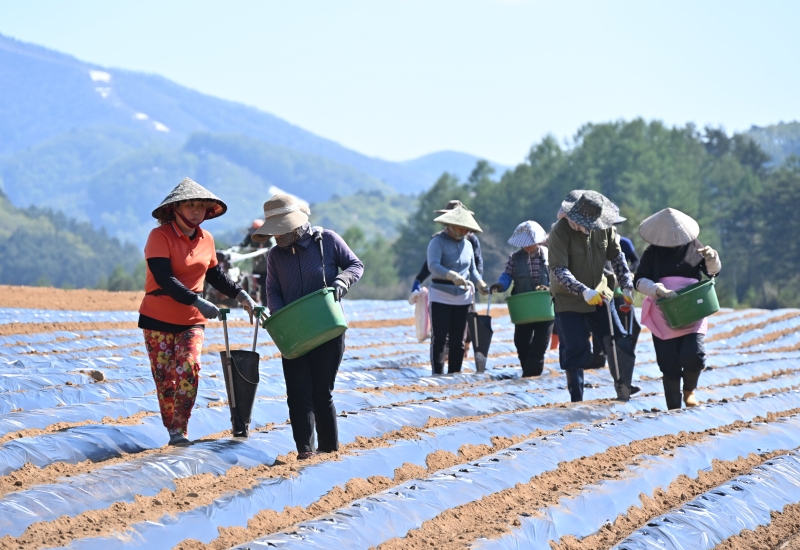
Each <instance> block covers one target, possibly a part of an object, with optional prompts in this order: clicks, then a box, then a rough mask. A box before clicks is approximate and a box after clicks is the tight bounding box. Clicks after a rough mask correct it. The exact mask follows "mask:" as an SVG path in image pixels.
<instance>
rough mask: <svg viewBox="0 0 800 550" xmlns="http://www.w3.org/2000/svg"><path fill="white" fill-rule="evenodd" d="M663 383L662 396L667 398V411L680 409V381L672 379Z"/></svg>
mask: <svg viewBox="0 0 800 550" xmlns="http://www.w3.org/2000/svg"><path fill="white" fill-rule="evenodd" d="M663 382H664V396H665V397H666V398H667V409H669V410H672V409H680V408H681V381H680V380H675V379H674V378H667V377H666V376H665V377H664V379H663Z"/></svg>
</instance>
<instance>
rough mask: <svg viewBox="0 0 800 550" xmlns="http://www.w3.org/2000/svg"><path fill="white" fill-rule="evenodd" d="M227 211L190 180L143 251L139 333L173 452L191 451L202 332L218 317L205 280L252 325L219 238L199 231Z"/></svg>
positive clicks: (170, 198)
mask: <svg viewBox="0 0 800 550" xmlns="http://www.w3.org/2000/svg"><path fill="white" fill-rule="evenodd" d="M227 209H228V207H227V206H225V203H224V202H222V201H221V200H220V199H218V198H217V197H216V196H215V195H214V194H213V193H212V192H210V191H208V190H207V189H205V188H204V187H203V186H202V185H200V184H199V183H197V182H195V181H192V180H191V179H189V178H185V179H184V180H183V181H182V182H180V183H179V184H178V186H177V187H175V189H173V190H172V192H171V193H170V194H169V195H167V198H165V199H164V200H163V201H162V202H161V204H160V205H159V206H158V208H156V209H155V210H153V217H154V218H156V219H157V220H158V224H159V227H157V228H156V229H153V230H152V231H151V232H150V236H149V237H148V238H147V244H146V245H145V247H144V257H145V259H146V260H147V276H146V279H145V285H144V291H145V296H144V299H143V300H142V305H141V306H140V307H139V328H141V329H144V342H145V346H146V347H147V354H148V355H149V357H150V368H151V370H152V373H153V379H154V380H155V383H156V391H157V394H158V405H159V407H160V409H161V418H162V420H163V421H164V426H165V427H166V428H167V430H168V431H169V444H170V445H188V444H189V440H188V439H186V435H187V427H188V425H189V417H190V416H191V414H192V407H193V406H194V401H195V399H196V398H197V384H198V382H199V379H200V352H201V350H202V349H203V328H204V326H205V323H206V321H207V320H208V319H215V318H216V317H217V316H218V315H219V310H218V309H217V306H215V305H214V304H212V303H211V302H209V301H207V300H204V299H203V298H202V293H203V283H204V282H205V280H206V279H207V280H208V282H209V284H210V285H211V286H213V287H214V288H216V289H217V290H219V291H220V292H221V293H223V294H225V295H226V296H228V297H229V298H235V299H236V301H238V302H239V303H240V304H242V306H243V307H244V308H245V309H246V310H247V312H248V313H249V314H250V322H251V323H252V322H253V308H254V307H255V305H256V304H255V302H254V301H253V300H252V298H250V296H249V295H248V294H247V292H245V291H244V290H242V289H241V287H240V286H239V285H237V284H236V283H234V282H233V281H231V280H230V279H229V278H228V276H227V275H225V273H224V272H223V271H222V269H221V268H220V266H219V265H218V264H217V253H216V249H215V248H214V237H212V236H211V233H209V232H207V231H203V229H201V228H200V224H201V223H203V221H204V220H210V219H212V218H216V217H218V216H221V215H222V214H224V213H225V211H226V210H227Z"/></svg>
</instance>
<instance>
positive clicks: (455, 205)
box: [433, 199, 475, 214]
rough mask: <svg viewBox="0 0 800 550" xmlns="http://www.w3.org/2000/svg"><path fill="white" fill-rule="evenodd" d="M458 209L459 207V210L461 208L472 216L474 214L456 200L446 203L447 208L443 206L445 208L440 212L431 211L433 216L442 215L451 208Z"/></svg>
mask: <svg viewBox="0 0 800 550" xmlns="http://www.w3.org/2000/svg"><path fill="white" fill-rule="evenodd" d="M458 207H461V208H463V209H464V210H466V211H467V212H469V213H470V214H474V213H475V212H473V211H472V210H470V209H469V208H467V207H466V206H464V203H463V202H461V201H460V200H458V199H453V200H451V201H447V206H445V207H444V208H442V209H441V210H434V211H433V213H434V214H444V213H445V212H447V211H448V210H452V209H453V208H458Z"/></svg>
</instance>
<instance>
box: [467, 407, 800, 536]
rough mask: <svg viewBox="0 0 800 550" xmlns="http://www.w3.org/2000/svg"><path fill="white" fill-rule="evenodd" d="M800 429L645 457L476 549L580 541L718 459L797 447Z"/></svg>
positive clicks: (753, 431)
mask: <svg viewBox="0 0 800 550" xmlns="http://www.w3.org/2000/svg"><path fill="white" fill-rule="evenodd" d="M798 429H800V417H792V418H788V419H780V420H778V421H776V422H774V423H770V424H760V425H756V426H754V427H753V428H748V429H744V430H741V431H737V432H732V433H727V434H717V435H714V436H708V437H707V438H706V439H705V440H703V441H700V442H698V443H695V444H692V445H681V446H679V447H677V448H675V449H674V451H672V453H671V454H669V455H666V456H665V455H662V456H655V457H652V456H645V457H644V460H643V461H642V462H641V463H639V464H637V465H636V466H631V467H629V468H628V471H627V472H626V475H625V476H624V477H622V478H621V479H617V480H612V481H606V480H604V481H601V482H600V483H597V484H595V485H589V486H587V487H585V488H583V489H582V490H581V492H580V494H578V495H577V496H574V497H569V498H565V499H562V500H561V501H560V502H559V503H558V504H557V505H555V506H548V507H546V508H541V509H539V510H536V511H534V512H533V514H531V515H529V516H528V517H520V518H519V520H520V527H517V528H515V529H513V530H512V532H511V533H509V534H507V535H504V536H503V537H501V538H499V539H493V540H486V539H480V540H478V541H476V543H475V544H473V546H472V547H473V548H478V549H480V550H516V549H518V548H547V547H548V542H549V541H553V542H556V543H557V542H558V541H559V540H560V539H561V537H564V536H566V535H572V536H574V537H576V538H577V539H579V540H580V539H582V538H585V537H587V536H589V535H593V534H595V533H597V532H598V531H599V530H600V529H601V528H602V527H603V526H604V525H608V524H612V523H614V521H615V520H616V518H617V517H618V516H622V515H625V514H627V512H628V508H629V507H632V506H638V507H641V506H642V502H641V500H640V495H647V496H652V495H653V494H654V493H655V491H656V489H658V488H659V487H660V488H662V489H663V490H666V489H667V487H668V486H669V484H670V483H672V482H673V481H675V480H676V479H677V478H678V476H680V475H685V476H687V477H689V478H692V479H695V478H697V476H698V473H699V472H700V471H701V470H710V469H711V468H712V467H713V461H714V460H724V461H730V460H736V459H737V458H739V457H747V456H748V455H749V454H750V453H757V454H763V453H768V452H774V451H779V450H786V449H793V448H795V447H796V446H797V443H798V441H797V435H796V434H797V432H798ZM798 498H800V497H798ZM658 548H663V546H658Z"/></svg>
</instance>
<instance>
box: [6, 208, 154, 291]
mask: <svg viewBox="0 0 800 550" xmlns="http://www.w3.org/2000/svg"><path fill="white" fill-rule="evenodd" d="M0 258H2V261H0V284H12V285H41V286H50V285H52V286H58V287H62V288H82V287H95V286H99V287H102V288H109V289H110V290H131V289H133V288H134V286H141V284H140V283H142V284H143V261H142V253H141V251H140V250H139V249H138V248H137V247H135V246H133V245H131V244H125V245H123V244H120V242H119V241H118V240H117V239H114V238H111V237H109V236H108V234H107V233H106V232H105V231H102V230H101V231H96V230H95V229H93V228H92V226H91V224H89V223H86V222H76V221H75V220H72V219H69V218H67V217H66V216H65V215H64V214H63V213H60V212H54V211H52V210H50V209H43V208H35V207H31V208H26V209H18V208H15V207H14V206H12V205H11V203H10V202H9V201H8V199H7V198H6V197H5V196H4V195H3V194H2V193H0Z"/></svg>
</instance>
